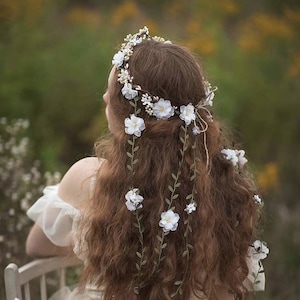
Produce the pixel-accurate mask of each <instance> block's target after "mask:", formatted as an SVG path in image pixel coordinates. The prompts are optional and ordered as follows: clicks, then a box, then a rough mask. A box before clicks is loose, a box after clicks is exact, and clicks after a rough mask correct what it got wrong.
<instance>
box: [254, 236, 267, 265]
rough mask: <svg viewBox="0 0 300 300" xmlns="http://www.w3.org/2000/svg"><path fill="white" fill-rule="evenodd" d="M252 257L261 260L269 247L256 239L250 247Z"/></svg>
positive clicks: (265, 255)
mask: <svg viewBox="0 0 300 300" xmlns="http://www.w3.org/2000/svg"><path fill="white" fill-rule="evenodd" d="M250 251H251V254H252V257H253V258H254V259H256V260H262V259H265V258H266V257H267V255H268V254H269V252H270V251H269V248H268V247H267V246H266V244H265V242H262V241H260V240H256V241H255V242H254V243H253V245H252V246H251V247H250Z"/></svg>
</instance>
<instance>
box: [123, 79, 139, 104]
mask: <svg viewBox="0 0 300 300" xmlns="http://www.w3.org/2000/svg"><path fill="white" fill-rule="evenodd" d="M122 94H123V96H124V97H125V98H126V99H128V100H132V99H134V98H135V97H136V96H137V95H138V91H136V90H134V89H133V88H132V84H131V83H125V84H124V86H123V88H122Z"/></svg>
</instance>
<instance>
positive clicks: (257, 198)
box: [253, 195, 263, 205]
mask: <svg viewBox="0 0 300 300" xmlns="http://www.w3.org/2000/svg"><path fill="white" fill-rule="evenodd" d="M253 200H254V202H255V203H256V204H258V205H262V204H263V202H262V200H261V198H260V197H259V196H258V195H254V196H253Z"/></svg>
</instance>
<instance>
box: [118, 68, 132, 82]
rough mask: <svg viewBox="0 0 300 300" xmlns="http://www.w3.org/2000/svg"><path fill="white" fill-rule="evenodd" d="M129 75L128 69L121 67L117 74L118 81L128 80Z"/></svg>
mask: <svg viewBox="0 0 300 300" xmlns="http://www.w3.org/2000/svg"><path fill="white" fill-rule="evenodd" d="M130 79H131V78H130V75H129V72H128V70H124V69H121V70H120V73H119V74H118V81H119V82H120V83H122V84H125V83H128V82H129V81H130Z"/></svg>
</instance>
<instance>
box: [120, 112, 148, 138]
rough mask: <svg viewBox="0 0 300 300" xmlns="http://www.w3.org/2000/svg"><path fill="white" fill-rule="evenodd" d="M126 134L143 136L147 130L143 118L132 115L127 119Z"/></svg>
mask: <svg viewBox="0 0 300 300" xmlns="http://www.w3.org/2000/svg"><path fill="white" fill-rule="evenodd" d="M124 123H125V132H126V133H127V134H134V135H135V136H137V137H140V136H141V133H142V131H143V130H144V129H145V122H144V120H143V119H142V118H139V117H137V116H135V115H134V114H131V115H130V118H126V119H125V121H124Z"/></svg>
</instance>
